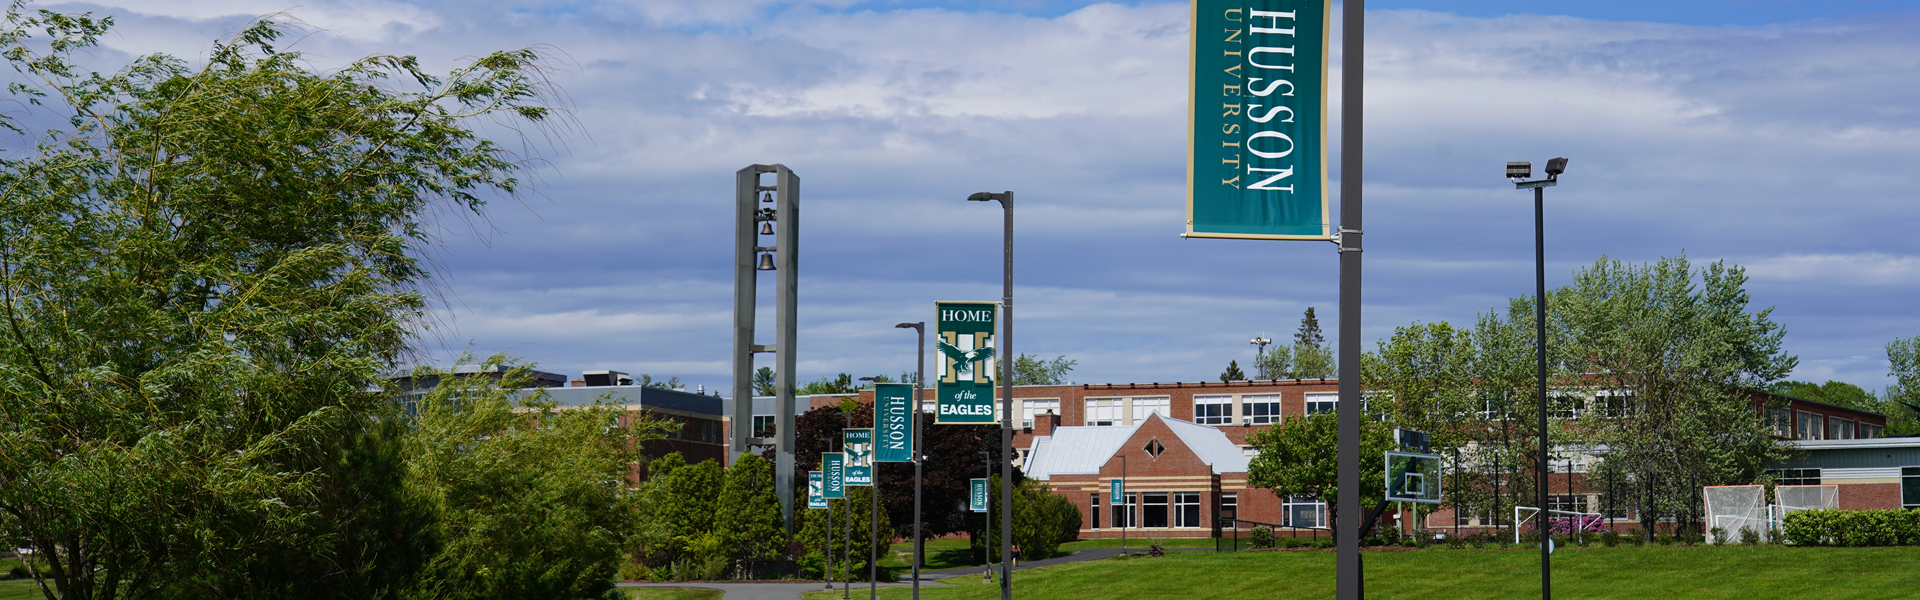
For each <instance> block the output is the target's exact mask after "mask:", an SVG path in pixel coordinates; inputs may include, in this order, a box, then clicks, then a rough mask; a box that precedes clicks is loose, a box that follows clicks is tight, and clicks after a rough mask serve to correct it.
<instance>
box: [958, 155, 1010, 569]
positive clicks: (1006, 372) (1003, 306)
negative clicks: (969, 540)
mask: <svg viewBox="0 0 1920 600" xmlns="http://www.w3.org/2000/svg"><path fill="white" fill-rule="evenodd" d="M967 200H968V201H971V202H986V201H988V200H998V201H1000V209H1001V212H1002V213H1005V215H1006V230H1005V233H1004V238H1003V239H1004V241H1005V251H1004V252H1002V254H1003V255H1004V256H1003V259H1004V265H1003V267H1002V269H1001V273H1002V282H1001V285H1002V290H1001V298H1000V348H999V349H998V350H997V351H996V352H997V353H999V354H1000V355H1001V356H1002V358H1001V359H1000V564H1001V565H1002V573H1001V574H1000V600H1013V570H1012V569H1011V568H1008V567H1006V565H1008V564H1010V563H1009V562H1008V560H1007V558H1008V557H1010V556H1013V363H1014V362H1015V357H1017V356H1019V355H1017V354H1014V353H1013V192H1011V191H1006V192H979V193H976V194H973V195H971V196H967Z"/></svg>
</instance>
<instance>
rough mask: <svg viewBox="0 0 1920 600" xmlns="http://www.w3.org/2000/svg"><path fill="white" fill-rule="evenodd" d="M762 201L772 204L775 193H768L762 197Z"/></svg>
mask: <svg viewBox="0 0 1920 600" xmlns="http://www.w3.org/2000/svg"><path fill="white" fill-rule="evenodd" d="M760 201H761V202H772V201H773V192H767V193H766V195H765V196H761V197H760Z"/></svg>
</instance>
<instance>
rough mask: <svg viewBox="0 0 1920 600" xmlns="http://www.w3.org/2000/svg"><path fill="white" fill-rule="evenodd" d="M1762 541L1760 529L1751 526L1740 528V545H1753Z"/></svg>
mask: <svg viewBox="0 0 1920 600" xmlns="http://www.w3.org/2000/svg"><path fill="white" fill-rule="evenodd" d="M1759 543H1760V530H1758V529H1753V528H1751V527H1749V528H1746V529H1742V530H1740V545H1742V546H1752V545H1755V544H1759Z"/></svg>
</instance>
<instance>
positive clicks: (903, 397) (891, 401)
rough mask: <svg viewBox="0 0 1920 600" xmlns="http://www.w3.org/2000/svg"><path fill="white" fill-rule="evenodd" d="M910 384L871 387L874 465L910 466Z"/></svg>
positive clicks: (913, 412) (915, 415)
mask: <svg viewBox="0 0 1920 600" xmlns="http://www.w3.org/2000/svg"><path fill="white" fill-rule="evenodd" d="M919 415H920V411H918V410H914V406H913V384H911V383H880V384H874V386H873V419H874V426H875V427H874V429H875V430H876V431H875V435H876V436H877V437H878V438H879V439H878V440H876V441H875V443H876V444H877V445H878V446H879V447H878V448H877V449H875V450H874V456H873V460H874V461H875V462H913V420H914V419H915V418H918V417H919Z"/></svg>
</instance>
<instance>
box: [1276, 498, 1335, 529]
mask: <svg viewBox="0 0 1920 600" xmlns="http://www.w3.org/2000/svg"><path fill="white" fill-rule="evenodd" d="M1280 507H1281V510H1282V516H1283V517H1285V518H1286V523H1285V525H1286V526H1288V527H1319V528H1323V529H1324V528H1326V526H1327V503H1325V502H1321V501H1319V500H1314V499H1312V498H1287V501H1286V502H1285V503H1283V504H1281V505H1280Z"/></svg>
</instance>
